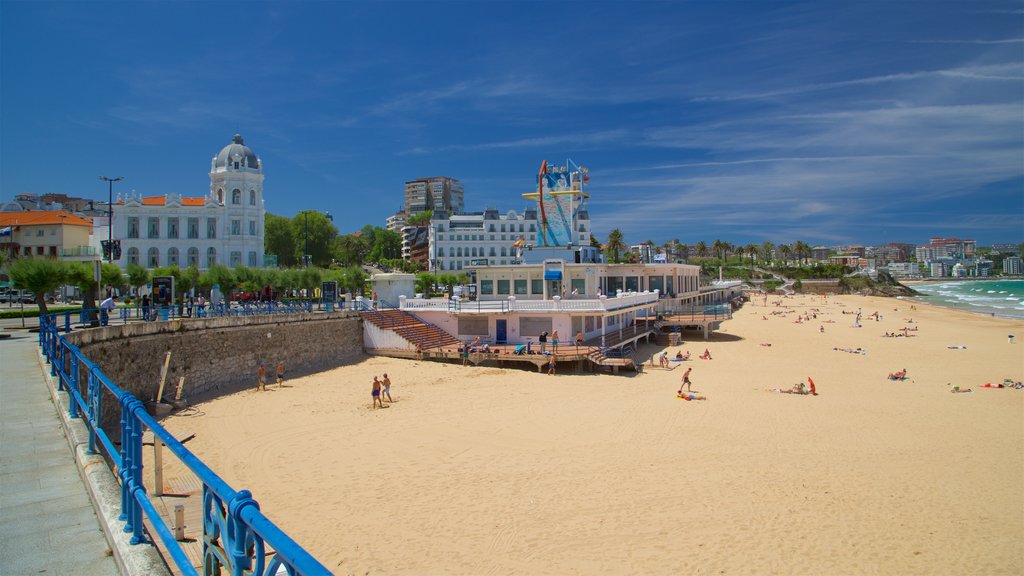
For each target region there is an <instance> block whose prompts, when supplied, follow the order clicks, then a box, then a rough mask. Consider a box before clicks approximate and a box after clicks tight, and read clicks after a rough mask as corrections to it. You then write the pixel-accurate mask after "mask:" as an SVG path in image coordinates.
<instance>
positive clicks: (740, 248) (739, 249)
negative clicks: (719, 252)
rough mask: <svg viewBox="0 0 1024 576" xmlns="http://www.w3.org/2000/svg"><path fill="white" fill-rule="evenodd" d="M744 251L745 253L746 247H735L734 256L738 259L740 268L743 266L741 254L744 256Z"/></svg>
mask: <svg viewBox="0 0 1024 576" xmlns="http://www.w3.org/2000/svg"><path fill="white" fill-rule="evenodd" d="M746 251H747V247H746V246H742V245H741V246H737V247H736V255H737V256H739V257H740V266H743V254H745V253H746Z"/></svg>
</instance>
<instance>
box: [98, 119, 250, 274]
mask: <svg viewBox="0 0 1024 576" xmlns="http://www.w3.org/2000/svg"><path fill="white" fill-rule="evenodd" d="M209 176H210V192H209V193H208V194H207V195H206V196H202V197H193V198H190V197H183V196H181V195H177V194H169V195H165V196H149V197H143V196H141V195H139V194H136V193H132V194H129V195H126V196H124V197H122V196H121V195H120V194H119V195H118V200H119V202H118V204H115V206H114V221H113V226H114V238H115V239H120V240H121V252H122V257H121V260H120V261H119V262H118V263H119V264H120V265H121V267H122V268H127V266H128V264H133V263H134V264H138V265H141V266H143V267H146V268H155V267H157V266H170V265H175V264H176V265H178V266H180V267H182V268H185V267H187V266H196V267H197V268H199V269H200V270H206V269H209V268H210V267H211V266H213V265H214V264H224V265H227V266H229V267H235V266H242V265H245V266H250V267H261V266H263V259H264V251H263V250H264V244H263V232H264V231H263V220H264V215H265V212H266V210H265V208H264V205H263V164H262V161H261V160H260V159H259V157H258V156H256V153H255V152H253V151H252V149H251V148H249V147H248V146H246V145H245V143H244V142H243V140H242V136H241V135H239V134H235V137H234V138H233V139H232V142H231V144H228V145H227V146H225V147H224V148H223V149H221V151H220V153H218V154H217V155H216V156H214V157H213V160H212V161H211V163H210V173H209Z"/></svg>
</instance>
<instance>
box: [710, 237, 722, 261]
mask: <svg viewBox="0 0 1024 576" xmlns="http://www.w3.org/2000/svg"><path fill="white" fill-rule="evenodd" d="M711 249H712V250H714V251H715V256H717V257H718V260H719V262H721V260H722V252H724V251H725V242H723V241H721V240H715V241H714V242H712V243H711Z"/></svg>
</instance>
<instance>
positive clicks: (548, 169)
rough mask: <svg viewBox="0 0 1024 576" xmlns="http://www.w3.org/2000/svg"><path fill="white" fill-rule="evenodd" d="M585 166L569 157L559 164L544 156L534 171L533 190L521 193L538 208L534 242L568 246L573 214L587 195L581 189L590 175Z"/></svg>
mask: <svg viewBox="0 0 1024 576" xmlns="http://www.w3.org/2000/svg"><path fill="white" fill-rule="evenodd" d="M587 174H588V170H587V169H586V168H585V167H583V166H579V165H577V164H576V163H575V162H573V161H572V160H571V159H568V160H566V161H565V164H564V165H562V166H555V165H553V164H548V161H547V160H544V161H543V162H541V164H540V172H539V173H538V174H537V191H536V192H528V193H526V194H523V198H526V199H528V200H535V201H536V202H537V207H538V211H539V212H540V237H539V238H538V243H537V245H538V246H563V247H564V246H568V245H569V244H572V238H573V230H574V229H575V225H576V215H577V214H578V213H579V211H580V209H581V208H582V207H583V206H584V204H585V203H586V200H587V198H590V195H589V194H587V192H586V191H585V188H586V185H587V182H588V181H589V180H590V176H588V175H587Z"/></svg>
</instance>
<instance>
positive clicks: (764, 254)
mask: <svg viewBox="0 0 1024 576" xmlns="http://www.w3.org/2000/svg"><path fill="white" fill-rule="evenodd" d="M774 252H775V244H773V243H772V241H771V240H765V241H764V242H762V243H761V258H762V259H764V261H765V262H766V263H767V264H769V265H771V262H772V260H774V256H775V255H774V254H773V253H774Z"/></svg>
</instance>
